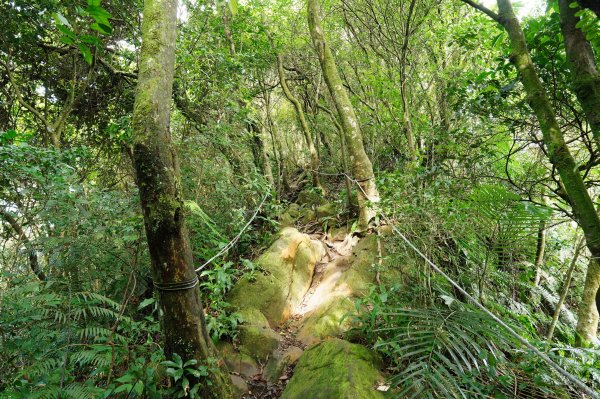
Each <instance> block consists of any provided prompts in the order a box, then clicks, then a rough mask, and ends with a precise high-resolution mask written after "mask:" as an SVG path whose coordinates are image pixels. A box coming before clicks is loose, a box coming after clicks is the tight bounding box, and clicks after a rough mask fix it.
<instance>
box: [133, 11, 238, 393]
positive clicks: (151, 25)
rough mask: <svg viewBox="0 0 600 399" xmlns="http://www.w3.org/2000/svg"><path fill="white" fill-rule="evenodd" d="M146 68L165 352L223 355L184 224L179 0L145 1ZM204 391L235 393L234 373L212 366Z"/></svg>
mask: <svg viewBox="0 0 600 399" xmlns="http://www.w3.org/2000/svg"><path fill="white" fill-rule="evenodd" d="M143 15H144V18H143V24H142V49H141V53H140V71H139V75H138V83H137V92H136V96H135V105H134V111H133V144H134V150H133V151H134V152H133V153H134V161H135V170H136V179H137V184H138V187H139V191H140V200H141V204H142V211H143V214H144V225H145V230H146V237H147V240H148V247H149V250H150V258H151V263H152V273H153V279H154V283H155V287H156V288H157V289H158V292H159V303H160V308H161V313H162V315H163V316H162V320H161V322H162V323H161V324H162V328H163V332H164V336H165V354H166V355H167V357H169V358H170V357H171V356H172V355H173V353H177V354H178V355H180V356H181V357H182V359H184V361H186V360H190V359H196V360H198V361H199V362H202V361H205V360H206V359H207V358H214V357H216V356H217V352H216V349H215V348H214V346H213V344H212V341H211V339H210V337H209V335H208V332H207V329H206V321H205V318H204V312H203V306H202V303H201V301H200V292H199V290H198V288H197V276H196V273H195V271H194V266H193V263H192V251H191V248H190V244H189V239H188V233H187V230H186V227H185V223H184V206H183V201H182V198H181V192H180V184H179V169H178V165H177V159H176V156H175V152H174V149H173V145H172V143H171V136H170V132H169V123H170V105H171V93H172V89H173V74H174V63H175V41H176V37H177V0H146V1H145V3H144V13H143ZM210 380H211V383H212V385H211V386H210V387H208V386H206V385H205V386H203V387H202V394H201V395H202V397H207V398H208V397H213V396H214V397H219V398H231V397H232V391H231V388H230V385H229V383H228V375H227V374H226V373H225V372H224V371H223V370H218V371H215V372H211V375H210Z"/></svg>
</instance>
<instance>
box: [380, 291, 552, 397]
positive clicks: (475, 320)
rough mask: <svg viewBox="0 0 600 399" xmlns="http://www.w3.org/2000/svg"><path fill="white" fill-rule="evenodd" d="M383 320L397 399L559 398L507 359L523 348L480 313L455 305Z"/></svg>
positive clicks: (402, 313) (386, 316)
mask: <svg viewBox="0 0 600 399" xmlns="http://www.w3.org/2000/svg"><path fill="white" fill-rule="evenodd" d="M379 316H380V317H381V318H380V320H382V322H381V324H380V326H379V327H377V328H375V329H374V330H373V331H374V332H375V333H377V334H379V337H380V339H379V341H378V342H377V343H376V345H375V348H376V349H378V350H379V351H381V352H383V353H385V354H386V355H387V356H388V357H389V358H390V359H391V360H392V363H393V366H392V371H393V373H394V375H393V376H392V377H391V378H390V382H391V384H392V385H393V386H394V387H396V388H397V392H396V395H395V397H397V398H432V399H433V398H453V399H454V398H465V399H466V398H473V397H519V398H529V397H539V395H542V394H543V395H549V396H544V397H547V398H553V397H554V396H552V395H551V393H550V392H551V390H548V389H545V388H544V387H543V384H542V385H540V384H541V383H540V382H536V383H534V382H532V381H529V380H527V378H526V377H525V376H526V374H524V373H521V372H520V371H519V367H517V366H516V365H515V364H514V363H513V362H512V361H513V359H512V358H511V359H508V358H507V356H506V354H507V353H513V355H512V357H514V353H515V351H514V348H516V347H520V345H519V344H518V343H516V342H515V341H514V338H513V337H512V336H511V335H510V334H508V333H507V332H506V331H505V330H504V329H503V328H502V327H500V326H498V325H497V323H496V322H495V321H494V320H492V319H490V318H489V317H488V316H487V315H485V314H483V313H481V312H480V311H478V310H476V309H473V308H471V307H469V306H467V305H465V304H461V303H458V302H456V301H454V302H452V304H451V305H450V306H449V307H444V308H436V307H433V308H427V309H403V308H401V309H395V310H393V311H388V312H386V313H382V314H380V315H379ZM515 393H517V395H516V396H514V395H515ZM498 395H500V396H498Z"/></svg>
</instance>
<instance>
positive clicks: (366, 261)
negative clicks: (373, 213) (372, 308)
mask: <svg viewBox="0 0 600 399" xmlns="http://www.w3.org/2000/svg"><path fill="white" fill-rule="evenodd" d="M352 254H353V260H352V263H351V265H350V267H349V268H348V270H347V271H346V272H345V273H344V274H343V275H342V276H341V277H340V279H339V281H338V284H346V285H347V286H348V289H349V290H350V291H352V293H353V294H354V295H355V296H360V295H361V294H366V293H367V292H368V291H369V286H370V285H371V284H373V283H374V282H375V277H376V274H377V272H376V269H375V268H374V267H373V266H374V265H376V264H377V262H378V260H379V259H378V256H379V249H378V244H377V237H376V236H373V235H370V236H367V237H364V238H363V239H361V240H360V241H359V242H358V244H356V246H355V247H354V250H353V251H352Z"/></svg>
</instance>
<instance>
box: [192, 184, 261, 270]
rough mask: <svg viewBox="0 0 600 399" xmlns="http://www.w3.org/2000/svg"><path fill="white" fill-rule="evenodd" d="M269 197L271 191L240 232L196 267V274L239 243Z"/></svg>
mask: <svg viewBox="0 0 600 399" xmlns="http://www.w3.org/2000/svg"><path fill="white" fill-rule="evenodd" d="M270 195H271V191H270V190H269V191H268V192H267V193H266V194H265V196H264V197H263V199H262V201H260V204H259V205H258V208H256V210H255V211H254V214H253V215H252V217H251V218H250V219H249V220H248V222H247V223H246V224H245V225H244V227H243V228H242V229H241V230H240V232H239V233H238V234H237V235H236V236H235V237H233V239H232V240H231V241H229V242H228V243H227V245H225V246H224V247H223V248H221V250H220V251H219V252H218V253H217V254H216V255H215V256H213V257H212V258H210V259H209V260H207V261H206V262H204V263H203V264H202V265H201V266H199V267H197V268H196V273H197V272H199V271H201V270H202V269H204V268H205V267H206V266H208V265H209V264H211V263H212V261H214V260H215V259H217V258H218V257H219V256H221V255H223V254H224V253H225V252H227V251H229V250H230V249H231V248H232V247H233V246H234V245H235V244H236V243H237V242H238V241H239V239H240V238H241V237H242V234H244V231H246V229H248V227H250V224H252V222H253V221H254V219H256V216H258V213H259V212H260V210H261V208H262V206H263V205H264V203H265V201H266V200H267V198H268V197H269V196H270Z"/></svg>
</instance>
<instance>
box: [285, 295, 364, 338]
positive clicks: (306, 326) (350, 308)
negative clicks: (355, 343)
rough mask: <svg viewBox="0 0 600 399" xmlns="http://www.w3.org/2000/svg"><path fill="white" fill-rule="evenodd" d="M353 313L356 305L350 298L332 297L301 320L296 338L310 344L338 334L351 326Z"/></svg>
mask: <svg viewBox="0 0 600 399" xmlns="http://www.w3.org/2000/svg"><path fill="white" fill-rule="evenodd" d="M355 314H356V307H355V306H354V303H353V301H352V299H351V298H346V297H339V296H337V297H333V298H331V299H329V301H327V302H326V303H324V304H322V305H321V306H319V308H317V309H316V310H315V311H314V312H313V313H312V314H311V315H310V316H308V318H306V320H304V321H303V323H302V327H301V328H300V330H299V331H298V335H297V339H298V340H300V341H302V342H303V343H304V344H307V345H311V344H314V343H316V342H319V341H322V340H323V339H325V338H329V337H337V336H340V335H341V334H343V333H344V332H346V331H348V330H349V329H351V328H352V327H353V315H355Z"/></svg>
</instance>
